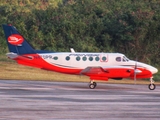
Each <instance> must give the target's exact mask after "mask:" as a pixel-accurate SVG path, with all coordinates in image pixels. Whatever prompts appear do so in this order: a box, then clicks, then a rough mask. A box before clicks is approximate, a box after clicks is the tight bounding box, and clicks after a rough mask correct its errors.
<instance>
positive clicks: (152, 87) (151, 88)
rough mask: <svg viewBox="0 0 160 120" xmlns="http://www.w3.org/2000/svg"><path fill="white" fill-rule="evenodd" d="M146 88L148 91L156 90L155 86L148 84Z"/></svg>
mask: <svg viewBox="0 0 160 120" xmlns="http://www.w3.org/2000/svg"><path fill="white" fill-rule="evenodd" d="M148 88H149V89H150V90H154V89H156V85H155V84H149V85H148Z"/></svg>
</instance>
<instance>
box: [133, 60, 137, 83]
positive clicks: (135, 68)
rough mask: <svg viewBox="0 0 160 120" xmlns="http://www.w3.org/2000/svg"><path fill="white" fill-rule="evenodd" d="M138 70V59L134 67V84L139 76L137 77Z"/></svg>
mask: <svg viewBox="0 0 160 120" xmlns="http://www.w3.org/2000/svg"><path fill="white" fill-rule="evenodd" d="M136 70H137V61H136V63H135V67H134V84H136V81H137V78H136Z"/></svg>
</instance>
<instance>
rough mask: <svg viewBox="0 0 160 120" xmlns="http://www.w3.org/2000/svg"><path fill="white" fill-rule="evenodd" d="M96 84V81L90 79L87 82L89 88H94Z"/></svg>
mask: <svg viewBox="0 0 160 120" xmlns="http://www.w3.org/2000/svg"><path fill="white" fill-rule="evenodd" d="M96 86H97V83H96V82H94V81H92V80H91V81H90V83H89V88H90V89H94V88H95V87H96Z"/></svg>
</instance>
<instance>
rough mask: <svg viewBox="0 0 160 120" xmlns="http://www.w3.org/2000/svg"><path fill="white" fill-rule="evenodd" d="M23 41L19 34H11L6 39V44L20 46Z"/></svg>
mask: <svg viewBox="0 0 160 120" xmlns="http://www.w3.org/2000/svg"><path fill="white" fill-rule="evenodd" d="M23 41H24V38H23V37H22V36H21V35H19V34H12V35H11V36H9V37H8V42H9V43H10V44H12V45H20V44H22V43H23Z"/></svg>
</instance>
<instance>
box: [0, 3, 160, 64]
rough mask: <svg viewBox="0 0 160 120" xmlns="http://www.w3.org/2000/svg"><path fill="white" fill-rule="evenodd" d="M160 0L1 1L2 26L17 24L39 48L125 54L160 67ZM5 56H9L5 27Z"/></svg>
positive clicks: (2, 42)
mask: <svg viewBox="0 0 160 120" xmlns="http://www.w3.org/2000/svg"><path fill="white" fill-rule="evenodd" d="M159 13H160V2H159V0H152V1H151V0H141V1H139V0H63V1H62V0H25V1H23V0H15V1H14V2H13V1H12V0H0V17H1V19H0V23H1V24H7V23H12V24H13V25H14V26H16V28H17V29H18V30H19V31H20V32H21V34H23V35H24V36H25V37H26V38H27V40H28V41H29V42H30V43H31V44H32V45H33V46H34V47H35V48H36V49H43V50H52V51H69V48H71V47H73V48H74V49H75V50H76V51H79V52H81V51H86V52H87V51H88V52H120V53H124V54H126V55H127V56H128V57H129V58H132V59H135V58H136V57H138V60H139V61H142V62H146V63H149V64H154V65H156V66H158V65H159V63H160V60H159V53H160V22H159V20H160V14H159ZM0 49H1V50H0V53H3V54H4V53H5V52H7V47H6V42H5V40H4V34H3V31H2V29H0Z"/></svg>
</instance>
